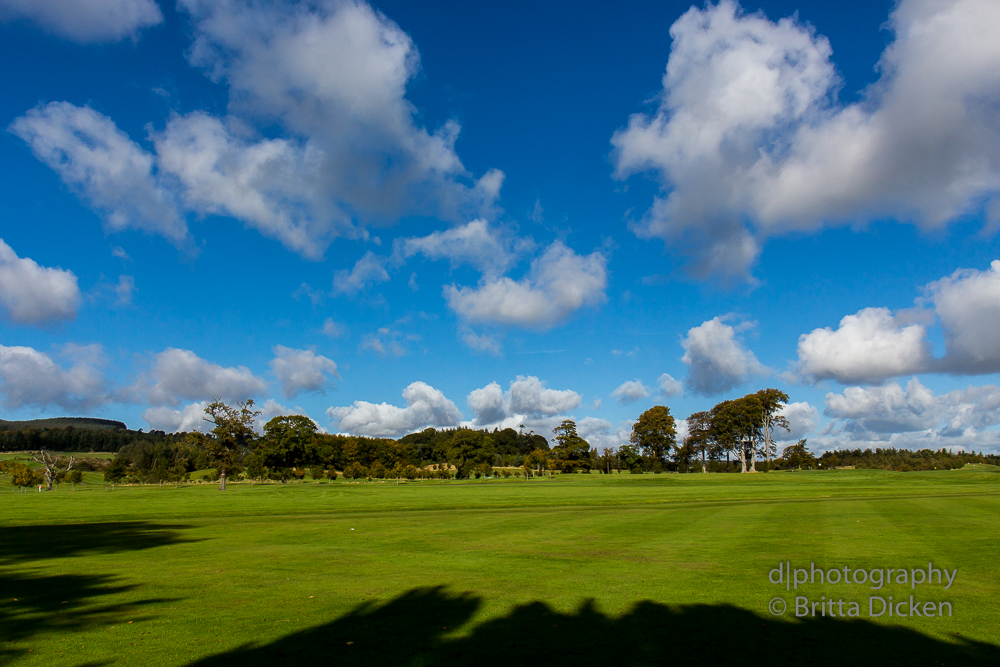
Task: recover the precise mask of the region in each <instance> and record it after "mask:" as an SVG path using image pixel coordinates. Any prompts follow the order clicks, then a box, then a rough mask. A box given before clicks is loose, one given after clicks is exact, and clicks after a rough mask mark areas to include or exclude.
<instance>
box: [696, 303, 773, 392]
mask: <svg viewBox="0 0 1000 667" xmlns="http://www.w3.org/2000/svg"><path fill="white" fill-rule="evenodd" d="M722 320H723V318H721V317H714V318H712V319H710V320H708V321H706V322H703V323H701V324H699V325H698V326H696V327H693V328H691V329H690V330H689V331H688V333H687V337H686V338H684V339H683V340H682V341H681V345H682V346H683V347H684V356H683V357H681V361H683V362H684V363H685V364H687V365H688V366H689V367H690V371H689V373H688V379H687V384H688V386H689V387H690V388H691V390H692V391H694V392H695V393H697V394H702V395H703V396H712V395H714V394H721V393H723V392H725V391H729V390H730V389H732V388H733V387H736V386H738V385H741V384H743V383H745V382H747V381H748V380H749V379H750V378H751V377H753V376H754V375H760V374H763V373H766V372H767V369H766V368H765V367H764V366H762V365H761V363H760V362H759V361H757V357H756V356H754V353H753V352H751V351H750V350H748V349H746V348H744V347H743V345H742V344H741V343H740V341H738V340H737V339H736V333H737V331H738V330H742V329H744V328H746V327H747V326H748V325H747V324H746V323H744V324H742V325H740V326H739V327H738V328H733V327H731V326H729V325H728V324H726V323H724V322H723V321H722Z"/></svg>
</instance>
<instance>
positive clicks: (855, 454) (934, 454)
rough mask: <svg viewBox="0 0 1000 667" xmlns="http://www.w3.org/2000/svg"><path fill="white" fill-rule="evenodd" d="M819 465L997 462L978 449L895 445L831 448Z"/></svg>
mask: <svg viewBox="0 0 1000 667" xmlns="http://www.w3.org/2000/svg"><path fill="white" fill-rule="evenodd" d="M818 463H819V465H820V467H823V468H828V469H829V468H840V467H853V468H870V469H876V470H896V471H900V472H907V471H911V470H953V469H955V468H962V467H964V466H965V465H966V464H970V463H971V464H982V463H985V464H989V465H1000V455H998V454H983V453H982V452H979V453H978V454H977V453H976V452H974V451H973V452H956V453H952V452H949V451H948V450H947V449H940V450H933V449H920V450H916V451H914V450H911V449H895V448H886V449H882V448H876V449H874V450H872V449H866V450H864V451H861V450H860V449H853V450H834V451H829V452H826V453H824V454H823V455H822V456H821V457H819V461H818Z"/></svg>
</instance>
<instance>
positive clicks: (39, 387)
mask: <svg viewBox="0 0 1000 667" xmlns="http://www.w3.org/2000/svg"><path fill="white" fill-rule="evenodd" d="M62 356H64V357H67V358H68V359H69V360H70V361H71V363H72V365H71V366H70V367H69V368H67V369H64V368H62V367H60V366H59V364H57V363H56V362H55V361H53V360H52V357H50V356H49V355H47V354H45V353H44V352H39V351H38V350H36V349H34V348H31V347H22V346H10V347H8V346H5V345H0V394H3V398H4V405H6V406H7V407H8V408H20V407H25V406H36V407H39V408H42V409H46V408H50V407H53V406H59V407H60V408H63V409H66V410H87V409H92V408H95V407H97V406H99V405H102V404H104V403H106V402H107V401H108V400H109V397H108V390H107V383H106V380H105V377H104V374H103V373H102V372H101V370H100V366H101V365H103V351H102V349H101V347H100V346H98V345H87V346H79V345H66V346H64V347H63V348H62Z"/></svg>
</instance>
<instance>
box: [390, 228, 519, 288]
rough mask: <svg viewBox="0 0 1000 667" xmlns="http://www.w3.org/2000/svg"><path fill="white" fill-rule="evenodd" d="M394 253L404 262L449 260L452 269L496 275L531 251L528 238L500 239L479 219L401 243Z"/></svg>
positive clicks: (495, 230)
mask: <svg viewBox="0 0 1000 667" xmlns="http://www.w3.org/2000/svg"><path fill="white" fill-rule="evenodd" d="M395 246H396V252H397V253H398V254H399V255H400V256H401V257H404V258H409V257H413V256H414V255H417V254H421V255H423V256H424V257H426V258H428V259H433V260H438V259H448V260H450V261H451V264H452V266H453V267H454V266H458V265H460V264H468V265H470V266H473V267H475V268H477V269H479V270H480V271H482V272H483V273H486V274H490V275H496V274H501V273H503V272H505V271H506V270H507V269H508V268H510V267H511V266H512V265H513V264H514V262H515V261H516V260H517V258H518V257H519V256H520V255H522V254H523V253H525V252H527V251H529V250H531V249H533V248H534V241H532V240H531V239H530V238H515V237H512V236H510V235H502V234H501V232H500V230H498V229H492V228H490V225H489V223H488V222H487V221H486V220H484V219H482V218H479V219H477V220H473V221H472V222H469V223H467V224H465V225H461V226H459V227H454V228H452V229H449V230H447V231H443V232H434V233H432V234H429V235H428V236H421V237H414V238H406V239H400V240H398V241H397V242H396V244H395Z"/></svg>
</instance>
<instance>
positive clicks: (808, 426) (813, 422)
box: [772, 401, 819, 442]
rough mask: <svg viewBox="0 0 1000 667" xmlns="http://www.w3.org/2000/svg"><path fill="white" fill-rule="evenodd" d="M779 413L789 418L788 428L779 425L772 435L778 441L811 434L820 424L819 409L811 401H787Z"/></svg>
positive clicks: (800, 437) (791, 439) (799, 438)
mask: <svg viewBox="0 0 1000 667" xmlns="http://www.w3.org/2000/svg"><path fill="white" fill-rule="evenodd" d="M778 414H779V415H781V416H782V417H784V418H785V419H787V420H788V430H787V431H786V430H785V429H783V428H780V427H777V428H775V429H774V432H773V434H772V437H773V438H774V439H775V440H777V441H779V442H780V441H797V440H801V439H802V438H805V437H806V436H808V435H810V434H811V433H812V432H813V431H814V430H815V429H816V426H817V425H818V424H819V410H817V409H816V407H815V406H814V405H812V404H810V403H806V402H805V401H799V402H796V403H787V404H786V405H785V406H784V407H783V408H781V409H780V410H778Z"/></svg>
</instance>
